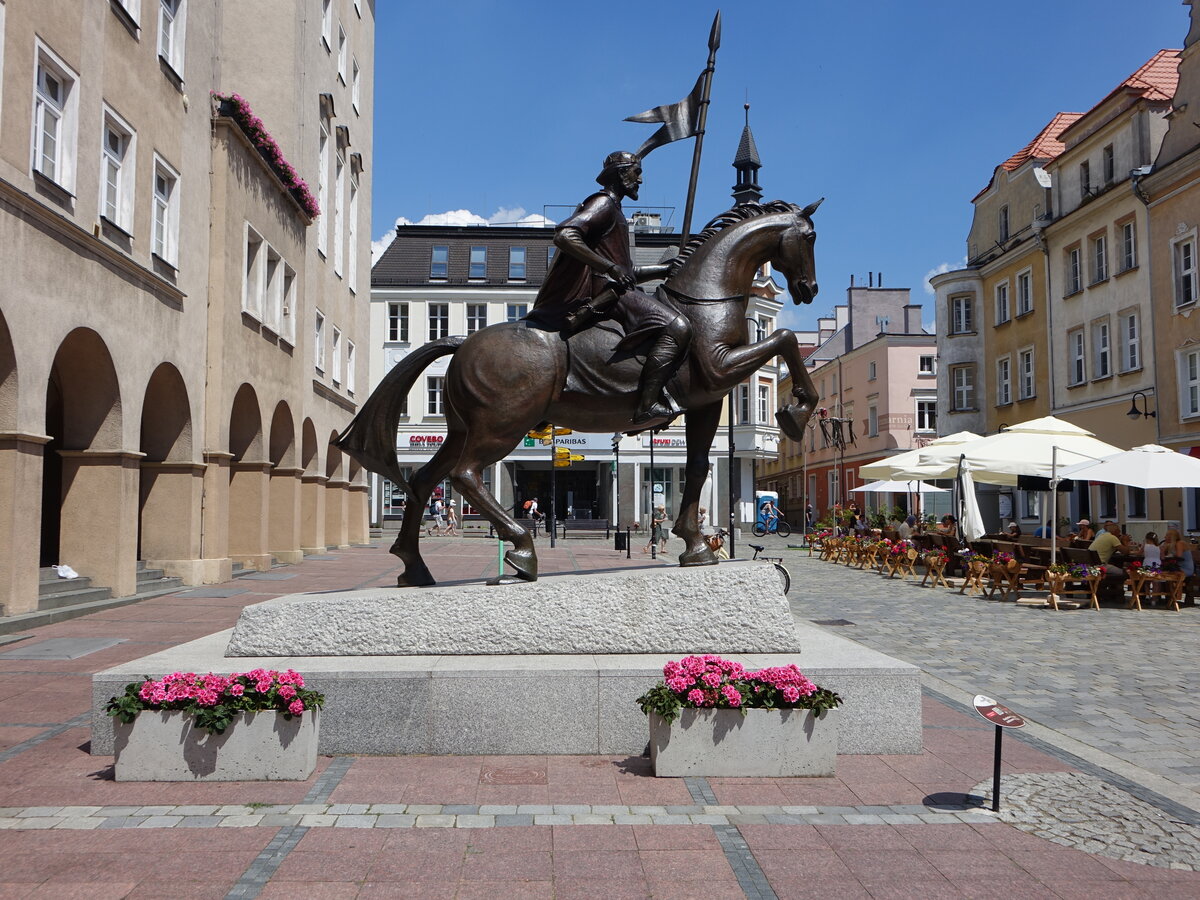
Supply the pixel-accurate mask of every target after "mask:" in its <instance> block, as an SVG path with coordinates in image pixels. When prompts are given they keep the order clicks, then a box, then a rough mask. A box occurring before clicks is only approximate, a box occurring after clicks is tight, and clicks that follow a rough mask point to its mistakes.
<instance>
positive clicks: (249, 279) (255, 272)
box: [242, 225, 266, 319]
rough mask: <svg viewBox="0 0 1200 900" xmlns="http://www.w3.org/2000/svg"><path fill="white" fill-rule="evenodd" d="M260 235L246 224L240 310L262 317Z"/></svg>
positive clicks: (261, 246)
mask: <svg viewBox="0 0 1200 900" xmlns="http://www.w3.org/2000/svg"><path fill="white" fill-rule="evenodd" d="M265 246H266V245H265V244H264V243H263V239H262V235H260V234H259V233H258V232H257V231H255V230H254V229H253V228H251V227H250V226H249V225H247V226H246V260H245V266H244V267H243V275H242V311H243V312H247V313H249V314H250V315H252V316H254V318H256V319H261V318H262V295H263V274H262V269H263V258H264V255H265V254H264V252H263V251H264V248H265Z"/></svg>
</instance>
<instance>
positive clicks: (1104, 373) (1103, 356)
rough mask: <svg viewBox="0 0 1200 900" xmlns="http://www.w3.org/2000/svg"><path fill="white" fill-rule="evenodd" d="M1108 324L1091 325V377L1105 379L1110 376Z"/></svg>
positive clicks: (1095, 323)
mask: <svg viewBox="0 0 1200 900" xmlns="http://www.w3.org/2000/svg"><path fill="white" fill-rule="evenodd" d="M1109 349H1110V347H1109V333H1108V322H1106V321H1105V322H1093V323H1092V377H1093V378H1107V377H1108V376H1109V375H1111V374H1112V365H1111V359H1110V357H1109Z"/></svg>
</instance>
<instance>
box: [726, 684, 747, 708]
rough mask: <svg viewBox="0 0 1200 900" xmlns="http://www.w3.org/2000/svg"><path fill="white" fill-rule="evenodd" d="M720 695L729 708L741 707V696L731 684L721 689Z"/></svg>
mask: <svg viewBox="0 0 1200 900" xmlns="http://www.w3.org/2000/svg"><path fill="white" fill-rule="evenodd" d="M721 695H722V696H723V697H724V698H725V700H726V702H727V703H728V704H729V705H730V706H741V705H742V695H741V694H740V693H738V689H737V688H735V687H734V686H733V685H732V684H727V685H725V686H724V687H722V688H721Z"/></svg>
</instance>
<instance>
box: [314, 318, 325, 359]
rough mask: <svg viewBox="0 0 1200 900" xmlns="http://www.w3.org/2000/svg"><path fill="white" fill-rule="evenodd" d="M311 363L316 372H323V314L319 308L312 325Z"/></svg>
mask: <svg viewBox="0 0 1200 900" xmlns="http://www.w3.org/2000/svg"><path fill="white" fill-rule="evenodd" d="M313 365H314V366H315V367H316V369H317V371H318V372H320V373H321V374H324V373H325V314H324V313H322V312H321V311H320V310H319V309H318V310H317V311H316V320H315V323H314V327H313Z"/></svg>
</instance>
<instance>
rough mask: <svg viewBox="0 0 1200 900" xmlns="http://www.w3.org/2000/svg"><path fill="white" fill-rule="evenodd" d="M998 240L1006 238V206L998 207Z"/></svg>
mask: <svg viewBox="0 0 1200 900" xmlns="http://www.w3.org/2000/svg"><path fill="white" fill-rule="evenodd" d="M1000 240H1001V241H1007V240H1008V207H1007V206H1002V207H1000Z"/></svg>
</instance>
